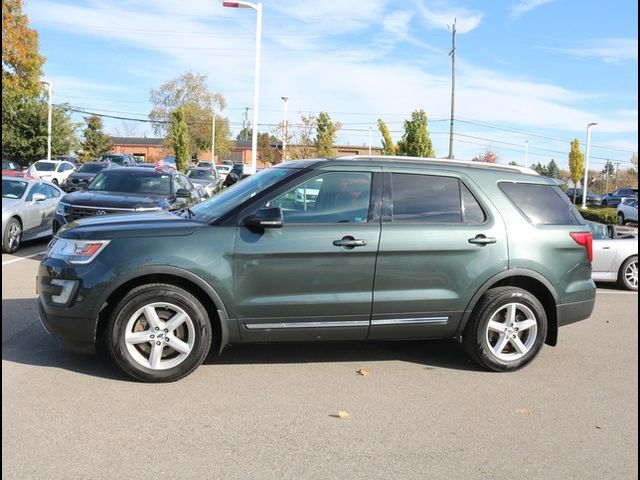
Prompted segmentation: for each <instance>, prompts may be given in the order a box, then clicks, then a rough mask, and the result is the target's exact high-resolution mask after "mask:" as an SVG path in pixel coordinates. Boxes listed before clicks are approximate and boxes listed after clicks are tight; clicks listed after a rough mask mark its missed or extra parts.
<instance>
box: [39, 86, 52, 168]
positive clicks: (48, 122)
mask: <svg viewBox="0 0 640 480" xmlns="http://www.w3.org/2000/svg"><path fill="white" fill-rule="evenodd" d="M40 83H42V84H43V85H45V86H46V87H47V94H48V97H49V100H48V104H49V105H48V107H49V108H48V111H47V160H49V161H51V113H52V112H51V82H49V81H48V80H40Z"/></svg>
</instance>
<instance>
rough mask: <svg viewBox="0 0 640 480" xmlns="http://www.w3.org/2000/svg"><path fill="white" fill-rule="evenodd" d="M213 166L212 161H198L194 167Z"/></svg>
mask: <svg viewBox="0 0 640 480" xmlns="http://www.w3.org/2000/svg"><path fill="white" fill-rule="evenodd" d="M215 166H216V164H215V163H213V162H198V163H196V166H195V167H194V168H211V167H215Z"/></svg>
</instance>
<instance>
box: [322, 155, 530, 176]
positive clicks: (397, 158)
mask: <svg viewBox="0 0 640 480" xmlns="http://www.w3.org/2000/svg"><path fill="white" fill-rule="evenodd" d="M333 159H334V160H390V161H396V162H414V163H429V164H432V165H456V166H460V165H464V166H466V167H472V168H489V169H498V170H508V171H512V172H513V171H515V172H520V173H526V174H528V175H539V173H538V172H536V171H535V170H533V169H531V168H528V167H520V166H519V165H501V164H496V163H486V162H472V161H469V160H450V159H448V158H426V157H403V156H398V155H340V156H338V157H334V158H333Z"/></svg>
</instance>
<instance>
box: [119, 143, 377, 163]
mask: <svg viewBox="0 0 640 480" xmlns="http://www.w3.org/2000/svg"><path fill="white" fill-rule="evenodd" d="M271 147H272V148H273V162H272V163H273V164H276V163H280V162H281V161H282V144H272V145H271ZM289 148H291V149H292V150H293V149H294V148H296V145H287V149H289ZM334 150H335V152H336V156H338V155H368V154H369V147H367V146H364V145H363V146H356V145H336V146H335V147H334ZM111 151H112V152H113V153H130V154H131V155H134V156H138V157H141V158H143V159H144V161H146V162H155V161H157V160H160V159H161V158H164V157H166V156H167V155H172V152H171V151H170V150H169V149H167V148H166V147H165V145H164V138H153V137H149V138H148V137H143V138H141V137H111ZM371 154H372V155H381V154H382V148H381V147H371ZM199 159H200V160H206V161H210V160H211V152H202V153H201V154H200V155H199ZM216 161H217V163H222V162H232V163H244V164H246V165H248V164H250V163H251V141H250V140H238V141H234V142H231V147H230V151H229V154H228V155H222V156H218V157H217V158H216ZM265 167H266V165H265V164H264V163H263V162H260V161H258V165H257V168H265Z"/></svg>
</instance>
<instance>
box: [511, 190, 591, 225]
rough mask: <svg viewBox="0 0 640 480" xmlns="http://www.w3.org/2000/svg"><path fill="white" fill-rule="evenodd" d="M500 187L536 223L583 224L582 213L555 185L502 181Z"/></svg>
mask: <svg viewBox="0 0 640 480" xmlns="http://www.w3.org/2000/svg"><path fill="white" fill-rule="evenodd" d="M500 189H501V190H502V191H503V192H504V194H505V195H506V196H507V197H508V198H509V200H511V202H512V203H513V204H514V205H515V206H516V207H517V208H518V209H519V210H520V211H521V212H522V213H523V214H524V216H525V217H527V219H528V220H529V221H530V222H531V223H533V224H534V225H582V223H583V220H582V216H581V215H580V213H579V212H578V211H577V210H576V208H575V207H574V206H573V205H572V204H571V202H570V201H569V199H568V198H567V197H566V195H564V194H563V193H562V190H560V189H559V188H558V187H556V186H554V185H541V184H533V183H506V182H502V183H500Z"/></svg>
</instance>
